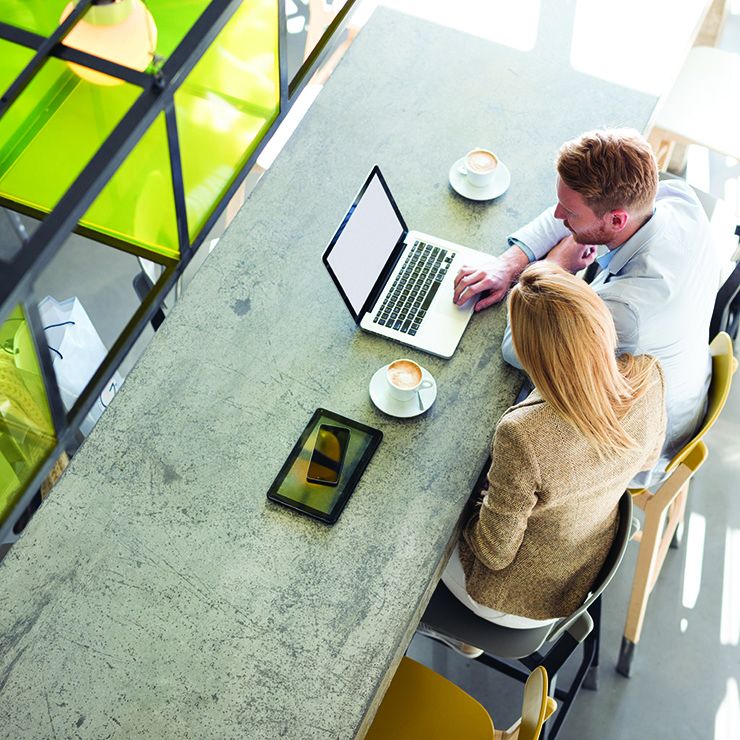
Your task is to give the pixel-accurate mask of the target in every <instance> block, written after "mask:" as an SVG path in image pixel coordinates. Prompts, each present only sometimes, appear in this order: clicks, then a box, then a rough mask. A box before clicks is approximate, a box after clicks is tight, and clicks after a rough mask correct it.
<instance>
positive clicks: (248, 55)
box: [175, 0, 280, 239]
mask: <svg viewBox="0 0 740 740" xmlns="http://www.w3.org/2000/svg"><path fill="white" fill-rule="evenodd" d="M279 107H280V74H279V67H278V9H277V3H276V2H274V0H245V2H244V3H242V5H241V6H240V8H239V9H238V10H237V11H236V13H235V14H234V16H233V17H232V18H231V19H230V20H229V22H228V23H227V24H226V26H225V27H224V29H223V31H222V32H221V33H220V34H219V35H218V36H217V37H216V39H215V40H214V42H213V44H212V45H211V46H210V47H209V49H208V51H206V53H205V54H204V55H203V58H202V59H201V60H200V62H198V64H197V65H196V66H195V68H194V69H193V71H192V72H191V73H190V75H189V76H188V78H187V79H186V80H185V82H184V84H183V85H182V87H181V88H180V89H179V90H178V91H177V93H175V110H176V113H177V123H178V129H179V132H180V146H181V151H182V160H183V162H182V166H183V179H184V182H185V197H186V202H187V214H188V228H189V231H190V238H191V239H193V238H194V237H195V236H196V235H197V234H198V232H199V231H200V230H201V228H202V227H203V225H204V223H205V221H206V219H207V218H208V216H210V214H211V213H212V212H213V209H214V207H215V206H216V204H217V203H218V202H220V200H221V198H222V196H223V194H224V192H225V191H226V190H227V189H228V187H229V185H230V184H231V182H232V180H233V179H234V176H235V175H236V174H237V172H238V171H239V170H240V169H241V167H242V166H243V164H244V163H245V162H246V160H247V159H248V158H249V156H250V154H252V152H253V151H254V150H255V148H256V147H257V144H259V142H260V140H261V139H262V137H263V136H264V135H265V133H266V132H267V130H268V128H269V127H270V124H271V123H272V122H273V121H274V120H275V118H276V117H277V115H278V111H279Z"/></svg>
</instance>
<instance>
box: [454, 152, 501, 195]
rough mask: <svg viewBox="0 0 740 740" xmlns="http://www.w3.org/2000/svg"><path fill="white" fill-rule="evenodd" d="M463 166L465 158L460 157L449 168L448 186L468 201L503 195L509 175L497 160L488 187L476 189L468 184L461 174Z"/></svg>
mask: <svg viewBox="0 0 740 740" xmlns="http://www.w3.org/2000/svg"><path fill="white" fill-rule="evenodd" d="M464 164H465V157H461V158H460V159H458V160H457V162H455V164H453V165H452V167H450V185H452V189H453V190H454V191H455V192H457V193H459V194H460V195H462V196H463V197H464V198H470V200H491V199H492V198H498V196H499V195H503V194H504V193H505V192H506V191H507V190H508V189H509V185H510V184H511V173H510V172H509V168H508V167H507V166H506V165H505V164H504V163H503V162H502V161H501V160H500V159H499V161H498V167H496V170H495V172H494V175H493V179H492V180H491V182H489V183H488V185H485V186H484V187H482V188H477V187H475V186H474V185H471V184H470V182H468V178H467V177H466V176H465V175H463V173H462V166H463V165H464Z"/></svg>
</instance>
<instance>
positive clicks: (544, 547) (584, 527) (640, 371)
mask: <svg viewBox="0 0 740 740" xmlns="http://www.w3.org/2000/svg"><path fill="white" fill-rule="evenodd" d="M508 306H509V322H510V325H511V333H512V339H513V342H514V347H515V349H516V352H517V355H518V357H519V360H520V362H521V364H522V366H523V367H524V369H525V370H526V371H527V374H528V375H529V377H530V378H531V380H532V382H533V383H534V387H535V390H534V391H533V392H532V393H531V395H530V396H529V397H528V398H527V399H526V400H525V401H524V402H523V403H520V404H518V405H516V406H513V407H512V408H510V409H509V410H508V411H506V413H505V414H504V415H503V417H502V418H501V420H500V421H499V424H498V426H497V428H496V433H495V435H494V440H493V453H492V463H491V468H490V470H489V473H488V481H489V487H488V491H487V492H483V493H484V494H485V495H484V496H483V499H482V501H481V502H480V504H479V507H478V509H477V511H476V513H475V514H474V516H473V517H472V518H471V520H470V521H469V522H468V524H467V526H466V527H465V528H464V530H463V533H462V536H461V539H460V542H459V544H458V547H457V548H456V549H455V552H454V553H453V556H452V558H451V559H450V562H449V564H448V566H447V569H446V570H445V573H444V574H443V581H444V582H445V584H446V585H447V586H448V588H450V590H451V591H452V593H453V594H455V596H456V597H457V598H458V599H460V600H461V601H462V602H463V603H464V604H465V605H466V606H468V607H469V608H470V609H472V610H473V611H474V612H475V613H476V614H478V615H479V616H481V617H483V618H485V619H488V620H490V621H492V622H497V623H499V624H503V625H505V626H508V627H531V626H535V625H541V624H543V623H546V622H549V621H553V620H554V619H557V618H559V617H565V616H568V615H569V614H571V613H572V612H573V611H575V609H576V608H577V607H578V606H579V605H580V604H582V603H583V601H584V600H585V598H586V596H587V595H588V592H589V590H590V588H591V586H592V584H593V582H594V579H595V578H596V576H597V574H598V572H599V570H600V568H601V566H602V564H603V562H604V559H605V558H606V555H607V553H608V552H609V549H610V547H611V544H612V541H613V539H614V535H615V533H616V529H617V524H618V509H617V507H618V501H619V499H620V497H621V496H622V494H623V493H624V490H625V488H626V487H627V485H628V483H629V482H630V480H631V479H632V478H633V476H634V475H635V474H636V473H639V472H640V471H642V470H648V469H650V468H652V467H653V465H654V464H655V463H656V461H657V459H658V456H659V454H660V450H661V447H662V444H663V437H664V434H665V410H664V400H663V395H664V388H663V375H662V372H661V370H660V366H659V364H658V362H657V361H656V360H655V359H654V358H652V357H649V356H642V357H632V356H630V355H622V356H621V357H619V358H616V357H615V349H616V346H617V337H616V332H615V330H614V323H613V321H612V318H611V315H610V313H609V311H608V309H607V308H606V306H605V305H604V303H603V302H602V301H601V299H600V298H599V297H598V296H597V295H596V294H595V293H594V292H593V290H591V288H590V287H589V286H588V285H586V283H584V282H583V281H581V280H579V279H577V278H575V277H574V276H572V275H570V274H569V273H567V272H565V271H564V270H563V269H561V268H560V267H558V266H556V265H554V264H553V263H550V262H537V263H535V264H532V265H530V266H529V267H528V268H526V269H525V270H524V272H522V274H521V277H520V278H519V281H518V283H517V284H516V285H515V286H514V287H513V288H512V290H511V293H510V295H509V303H508ZM455 647H456V648H457V649H459V648H460V647H461V645H456V646H455ZM462 647H463V652H464V653H465V654H468V655H473V654H476V653H475V652H473V651H474V650H475V649H473V648H471V647H470V646H464V644H463V645H462ZM465 648H467V649H465Z"/></svg>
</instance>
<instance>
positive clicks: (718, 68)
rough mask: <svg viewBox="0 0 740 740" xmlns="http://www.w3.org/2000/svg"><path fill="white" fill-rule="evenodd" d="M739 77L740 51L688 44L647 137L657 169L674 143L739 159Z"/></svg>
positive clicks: (663, 166) (665, 161) (668, 157)
mask: <svg viewBox="0 0 740 740" xmlns="http://www.w3.org/2000/svg"><path fill="white" fill-rule="evenodd" d="M739 79H740V56H739V55H737V54H733V53H731V52H729V51H723V50H722V49H716V48H713V47H709V46H695V47H694V48H693V49H691V51H690V52H689V54H688V56H687V58H686V62H685V63H684V66H683V68H682V69H681V72H680V73H679V76H678V79H677V80H676V82H675V84H674V85H673V87H672V88H671V91H670V92H669V93H668V95H667V96H666V97H665V99H664V100H663V101H662V102H661V104H660V107H659V108H658V111H657V113H656V117H655V124H654V126H653V129H652V131H651V133H650V136H649V137H648V141H649V142H650V144H651V145H652V147H653V150H654V151H655V156H656V157H657V159H658V166H659V167H660V169H662V170H664V169H666V168H667V166H668V163H669V162H670V158H671V154H672V152H673V147H674V146H675V144H677V143H678V144H700V145H701V146H705V147H707V148H708V149H711V150H713V151H715V152H719V153H720V154H726V155H728V156H730V157H734V158H735V159H740V125H739V122H740V95H738V94H737V81H738V80H739Z"/></svg>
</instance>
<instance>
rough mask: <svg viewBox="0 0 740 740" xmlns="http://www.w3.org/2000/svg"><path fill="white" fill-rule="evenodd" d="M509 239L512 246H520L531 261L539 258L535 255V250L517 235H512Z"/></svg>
mask: <svg viewBox="0 0 740 740" xmlns="http://www.w3.org/2000/svg"><path fill="white" fill-rule="evenodd" d="M507 241H508V242H509V246H510V247H519V249H521V250H522V252H524V254H525V256H526V257H527V259H528V260H529V261H530V262H534V261H535V260H536V259H537V258H536V257H535V256H534V252H533V251H532V250H531V249H530V248H529V247H528V246H527V245H526V244H525V243H524V242H523V241H520V240H519V239H517V238H516V237H515V236H510V237H509V238H508V240H507Z"/></svg>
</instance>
